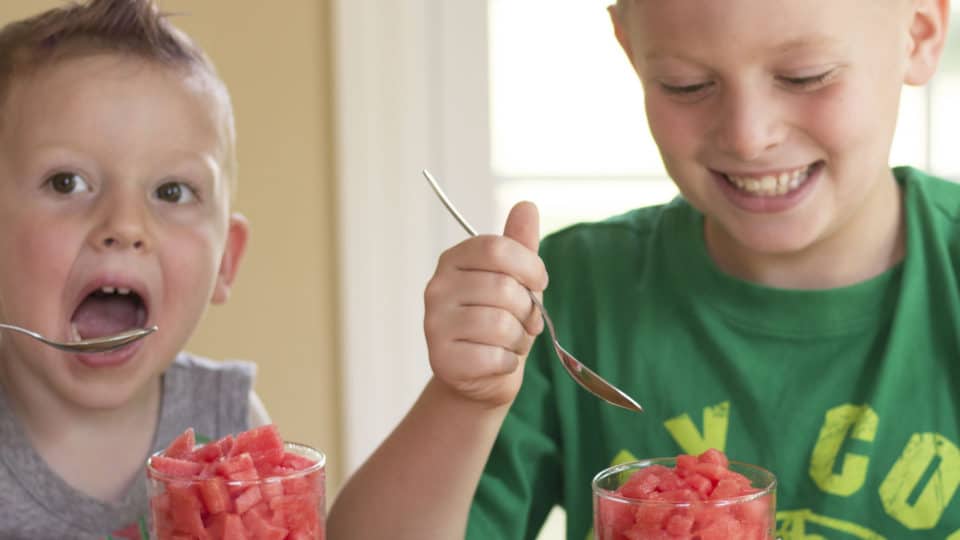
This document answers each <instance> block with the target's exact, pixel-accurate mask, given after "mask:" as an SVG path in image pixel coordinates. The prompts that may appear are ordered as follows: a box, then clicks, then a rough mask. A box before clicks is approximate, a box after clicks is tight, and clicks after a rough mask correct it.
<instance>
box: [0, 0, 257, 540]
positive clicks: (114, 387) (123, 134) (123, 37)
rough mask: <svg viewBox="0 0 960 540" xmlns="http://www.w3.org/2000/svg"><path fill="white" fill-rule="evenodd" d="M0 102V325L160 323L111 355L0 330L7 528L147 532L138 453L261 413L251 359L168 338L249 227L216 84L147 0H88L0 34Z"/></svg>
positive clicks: (64, 327)
mask: <svg viewBox="0 0 960 540" xmlns="http://www.w3.org/2000/svg"><path fill="white" fill-rule="evenodd" d="M0 112H2V114H0V253H2V254H3V255H2V258H0V320H2V321H4V322H10V323H15V324H17V325H21V326H25V327H27V328H31V329H33V330H36V331H38V332H40V333H42V334H44V335H46V336H49V337H52V338H56V339H60V340H68V341H69V340H73V339H76V338H88V337H96V336H101V335H106V334H112V333H116V332H118V331H121V330H125V329H129V328H131V327H142V326H150V325H157V326H159V328H160V330H159V332H157V333H155V334H154V335H151V336H150V337H148V338H146V339H145V340H142V341H140V342H137V343H134V344H132V345H129V346H126V347H124V348H122V349H119V350H116V351H113V352H110V353H105V354H69V353H64V352H61V351H57V350H54V349H51V348H48V347H46V346H45V345H42V344H39V343H37V342H36V341H33V340H31V339H29V338H25V337H23V336H20V335H15V334H5V335H3V337H2V339H0V537H2V538H82V539H96V538H103V537H104V536H105V535H108V534H110V533H111V532H113V533H114V534H115V535H117V536H120V537H126V538H130V537H135V538H140V537H141V536H142V535H143V534H144V533H145V525H144V523H145V521H144V516H145V514H146V510H147V503H146V489H145V484H144V482H145V480H144V463H145V459H146V458H147V456H148V455H150V453H151V452H153V451H156V450H158V449H160V448H162V447H163V446H164V445H165V444H167V443H168V442H169V441H170V440H171V439H172V438H173V437H174V436H175V435H176V434H178V433H180V432H181V431H182V430H183V429H185V428H187V427H194V428H195V429H196V430H197V432H198V434H199V435H201V436H206V437H220V436H222V435H225V434H227V433H231V432H236V431H239V430H242V429H246V428H248V427H250V426H251V424H253V423H262V422H264V421H265V414H264V413H263V411H262V407H258V405H257V404H258V403H259V402H258V401H257V400H256V399H255V397H253V394H252V393H251V382H252V381H251V379H252V376H253V367H252V365H249V364H245V363H225V364H214V363H212V362H208V361H205V360H203V359H199V358H194V357H191V356H188V355H185V354H181V353H180V351H181V349H182V347H183V346H184V344H185V343H186V341H187V339H188V337H189V336H190V335H191V333H192V332H193V331H194V328H195V327H196V325H197V322H198V321H199V319H200V317H201V315H202V314H203V312H204V309H205V308H206V306H207V304H208V303H209V302H211V301H213V302H215V303H216V302H223V301H225V300H226V299H227V297H228V294H229V292H230V287H231V284H232V282H233V279H234V276H235V275H236V271H237V266H238V264H239V262H240V259H241V255H242V254H243V251H244V246H245V243H246V239H247V224H246V221H245V220H244V218H243V217H242V216H240V215H239V214H234V213H231V210H230V206H231V182H232V181H233V178H234V176H235V167H236V164H235V158H234V128H233V119H232V111H231V106H230V101H229V98H228V95H227V91H226V88H225V87H224V85H223V83H222V82H221V81H220V79H219V78H218V77H217V75H216V72H215V71H214V68H213V66H212V64H211V63H210V62H209V60H208V59H207V58H206V57H205V56H204V54H203V53H202V52H201V51H200V50H199V49H198V48H197V47H196V46H195V45H194V44H193V43H192V42H191V41H190V40H189V38H187V37H186V36H185V35H183V34H182V33H181V32H179V31H178V30H176V29H175V28H174V27H173V26H172V25H170V23H169V22H167V21H166V19H164V17H163V16H161V15H160V14H159V12H158V10H157V6H156V5H155V4H154V2H152V1H150V0H92V1H90V2H88V3H85V4H71V5H69V6H65V7H63V8H60V9H55V10H51V11H48V12H45V13H42V14H40V15H38V16H36V17H33V18H30V19H27V20H23V21H20V22H17V23H13V24H10V25H7V26H6V27H4V28H3V29H2V30H0ZM251 399H252V404H253V406H251Z"/></svg>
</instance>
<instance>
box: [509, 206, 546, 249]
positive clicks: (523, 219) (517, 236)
mask: <svg viewBox="0 0 960 540" xmlns="http://www.w3.org/2000/svg"><path fill="white" fill-rule="evenodd" d="M503 235H504V236H506V237H507V238H512V239H514V240H516V241H517V242H520V243H521V244H523V245H524V246H526V247H527V248H528V249H530V250H531V251H533V252H536V251H537V248H538V246H539V245H540V213H539V212H538V211H537V206H536V205H535V204H533V203H532V202H528V201H522V202H518V203H517V204H515V205H513V208H511V209H510V215H508V216H507V224H506V225H504V227H503Z"/></svg>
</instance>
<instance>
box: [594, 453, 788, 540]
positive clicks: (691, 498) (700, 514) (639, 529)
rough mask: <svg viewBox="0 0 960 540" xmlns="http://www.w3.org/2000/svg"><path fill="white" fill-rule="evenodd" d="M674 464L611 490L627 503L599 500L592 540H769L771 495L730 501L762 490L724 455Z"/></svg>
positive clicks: (634, 476)
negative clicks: (733, 466)
mask: <svg viewBox="0 0 960 540" xmlns="http://www.w3.org/2000/svg"><path fill="white" fill-rule="evenodd" d="M674 465H675V466H674V467H672V468H671V467H665V466H663V465H660V464H653V465H649V466H646V467H643V468H640V469H638V470H636V471H635V472H634V473H633V474H631V475H630V476H629V477H628V478H627V479H626V481H625V482H623V483H622V485H620V487H618V488H617V489H616V490H615V491H614V494H615V495H617V496H619V497H622V498H625V499H629V501H623V500H621V499H617V498H608V497H602V496H598V497H597V498H596V508H595V515H594V521H595V530H594V534H595V538H596V540H658V539H664V540H666V539H678V538H693V539H697V540H715V539H730V538H738V539H756V540H772V538H773V526H774V521H773V520H774V517H773V515H774V502H773V493H772V492H767V493H765V494H763V495H761V496H759V497H757V498H753V499H750V498H749V497H747V498H744V500H742V501H736V502H731V501H730V499H732V498H737V497H745V496H748V495H750V494H753V493H759V492H760V491H761V490H760V489H758V488H756V487H753V486H752V485H751V481H750V479H749V478H747V477H746V476H743V475H742V474H740V473H739V472H736V471H734V470H731V469H730V468H729V461H728V460H727V456H726V455H724V454H723V452H720V451H718V450H715V449H710V450H707V451H706V452H704V453H702V454H700V455H699V456H691V455H685V454H681V455H679V456H677V457H676V458H675V460H674ZM614 472H615V471H614ZM619 474H626V473H619Z"/></svg>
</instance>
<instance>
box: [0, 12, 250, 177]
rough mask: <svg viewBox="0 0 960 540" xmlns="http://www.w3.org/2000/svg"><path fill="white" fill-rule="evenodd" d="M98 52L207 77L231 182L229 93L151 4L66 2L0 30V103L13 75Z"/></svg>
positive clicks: (233, 152) (208, 64) (196, 49)
mask: <svg viewBox="0 0 960 540" xmlns="http://www.w3.org/2000/svg"><path fill="white" fill-rule="evenodd" d="M102 52H108V53H121V54H130V55H133V56H136V57H139V58H143V59H145V60H148V61H153V62H157V63H159V64H160V65H164V66H169V67H170V68H174V69H184V70H186V71H188V72H189V71H193V72H197V73H200V74H205V75H207V76H208V77H209V80H210V82H212V83H213V85H214V92H216V93H217V94H218V97H219V98H220V99H221V101H222V105H223V106H224V107H225V111H224V113H225V114H224V116H225V118H224V128H225V135H226V137H227V138H228V141H227V155H226V156H224V159H225V161H226V163H225V164H224V165H225V167H226V168H227V174H228V175H229V177H230V182H231V184H232V183H233V182H234V177H235V175H236V128H235V126H234V120H233V112H232V107H231V104H230V95H229V92H228V91H227V88H226V85H225V84H224V83H223V81H222V80H221V79H220V77H219V75H218V74H217V71H216V68H215V67H214V65H213V62H212V61H210V59H209V58H208V57H207V55H206V53H204V52H203V50H202V49H201V48H200V47H199V46H198V45H197V44H196V43H195V42H194V41H193V40H192V39H191V38H190V37H189V36H188V35H187V34H186V33H184V32H183V31H181V30H180V29H178V28H177V27H175V26H174V25H173V24H172V23H171V22H170V21H169V16H168V14H166V13H162V12H161V11H160V8H159V7H158V6H157V3H156V0H87V1H84V2H71V3H69V4H66V5H64V6H62V7H58V8H54V9H50V10H48V11H45V12H43V13H40V14H38V15H35V16H33V17H29V18H26V19H22V20H19V21H14V22H12V23H9V24H7V25H5V26H3V28H0V104H2V102H3V101H5V100H6V98H7V94H8V91H9V89H10V85H11V83H12V82H13V81H14V80H15V79H16V78H17V77H18V76H22V75H26V74H29V73H31V72H32V71H34V70H37V69H39V68H41V67H44V66H46V65H49V64H53V63H55V62H57V61H58V60H62V59H68V58H72V57H80V56H87V55H93V54H97V53H102ZM231 191H233V190H231Z"/></svg>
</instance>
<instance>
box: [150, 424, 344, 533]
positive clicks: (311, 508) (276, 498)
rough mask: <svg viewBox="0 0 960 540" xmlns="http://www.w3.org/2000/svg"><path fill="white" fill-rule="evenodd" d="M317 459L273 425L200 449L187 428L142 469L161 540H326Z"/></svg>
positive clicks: (155, 529) (319, 459)
mask: <svg viewBox="0 0 960 540" xmlns="http://www.w3.org/2000/svg"><path fill="white" fill-rule="evenodd" d="M322 459H323V456H322V455H321V454H319V453H318V452H316V451H314V450H312V449H309V448H306V447H302V446H299V445H294V444H285V443H284V442H283V439H282V438H281V437H280V432H279V431H278V430H277V428H276V426H274V425H268V426H262V427H258V428H254V429H251V430H249V431H245V432H243V433H238V434H236V435H235V436H227V437H224V438H222V439H219V440H216V441H212V442H209V443H207V444H204V445H202V446H198V445H197V444H196V436H195V434H194V431H193V429H188V430H186V431H184V432H183V433H182V434H180V435H179V436H177V437H176V438H175V439H174V440H173V441H172V442H171V443H170V445H169V446H168V447H167V449H166V450H164V451H162V452H159V453H157V454H156V455H154V456H152V457H151V458H150V460H149V461H148V463H147V476H148V478H149V480H150V494H151V500H150V509H151V510H150V511H151V518H152V519H151V521H152V528H153V534H154V537H155V538H157V539H159V540H174V539H177V540H179V539H190V540H222V539H237V540H245V539H250V540H259V539H272V540H293V539H298V540H324V538H325V531H324V521H325V505H326V499H325V493H324V489H325V486H324V483H325V482H324V470H323V463H322Z"/></svg>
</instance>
